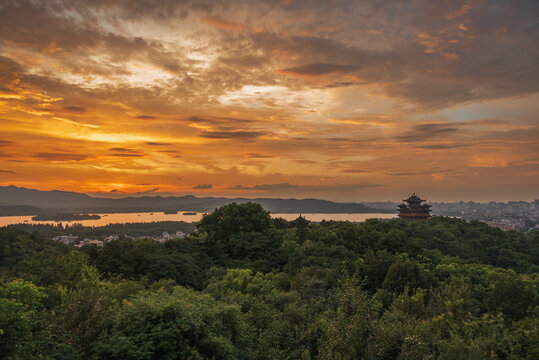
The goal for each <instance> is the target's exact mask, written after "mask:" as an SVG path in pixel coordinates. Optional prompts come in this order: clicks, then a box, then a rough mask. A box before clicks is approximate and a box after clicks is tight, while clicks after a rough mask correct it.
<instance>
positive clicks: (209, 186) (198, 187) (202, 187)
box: [193, 184, 213, 190]
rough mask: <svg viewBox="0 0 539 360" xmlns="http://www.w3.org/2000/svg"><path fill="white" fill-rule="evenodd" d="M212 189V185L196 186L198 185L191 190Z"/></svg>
mask: <svg viewBox="0 0 539 360" xmlns="http://www.w3.org/2000/svg"><path fill="white" fill-rule="evenodd" d="M212 187H213V185H212V184H198V185H195V186H193V189H202V190H206V189H211V188H212Z"/></svg>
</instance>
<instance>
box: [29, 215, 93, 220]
mask: <svg viewBox="0 0 539 360" xmlns="http://www.w3.org/2000/svg"><path fill="white" fill-rule="evenodd" d="M99 219H101V216H99V215H90V214H55V215H36V216H33V217H32V220H34V221H76V220H99Z"/></svg>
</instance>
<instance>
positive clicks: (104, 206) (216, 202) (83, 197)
mask: <svg viewBox="0 0 539 360" xmlns="http://www.w3.org/2000/svg"><path fill="white" fill-rule="evenodd" d="M248 201H253V202H257V203H259V204H261V205H262V206H263V207H264V208H265V209H266V210H268V211H270V212H272V213H343V214H354V213H394V212H395V211H394V210H389V209H375V208H370V207H367V206H365V205H362V204H357V203H337V202H333V201H327V200H318V199H273V198H257V199H246V198H235V199H230V198H222V197H196V196H193V195H186V196H167V197H161V196H145V197H125V198H120V199H110V198H95V197H91V196H89V195H87V194H82V193H77V192H71V191H59V190H53V191H40V190H35V189H27V188H23V187H17V186H14V185H10V186H0V216H8V215H38V214H46V213H58V212H66V211H77V212H89V213H98V212H99V213H114V212H146V211H174V210H182V211H197V212H211V211H213V210H214V209H215V208H217V207H219V206H223V205H226V204H229V203H231V202H236V203H245V202H248Z"/></svg>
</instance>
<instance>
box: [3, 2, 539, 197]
mask: <svg viewBox="0 0 539 360" xmlns="http://www.w3.org/2000/svg"><path fill="white" fill-rule="evenodd" d="M538 18H539V2H537V1H449V0H447V1H442V0H440V1H426V0H425V1H416V0H410V1H408V0H407V1H331V0H325V1H322V0H319V1H315V0H312V1H308V0H286V1H273V0H259V1H254V0H249V1H217V0H215V1H206V0H197V1H172V0H164V1H149V0H117V1H114V0H94V1H77V0H65V1H61V0H41V1H39V0H36V1H25V0H13V1H11V0H0V185H11V184H14V185H17V186H24V187H29V188H36V189H41V190H52V189H64V190H72V191H79V192H86V193H88V194H90V195H98V196H126V195H129V194H139V195H140V194H154V195H169V194H194V195H197V196H201V195H222V196H227V197H297V198H305V197H316V198H324V199H331V200H337V201H362V200H364V201H368V200H393V201H398V200H400V199H403V198H404V197H405V196H407V195H409V193H411V192H412V191H417V192H419V193H420V194H421V195H422V196H423V197H425V198H427V199H429V200H432V201H458V200H476V201H489V200H497V201H507V200H526V201H530V200H533V199H535V198H539V131H538V114H539V70H538V69H539V61H538V60H539V46H538V44H539V25H538V24H539V22H538V20H537V19H538Z"/></svg>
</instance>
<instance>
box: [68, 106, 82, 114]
mask: <svg viewBox="0 0 539 360" xmlns="http://www.w3.org/2000/svg"><path fill="white" fill-rule="evenodd" d="M63 109H64V110H67V111H71V112H77V113H83V112H86V109H85V108H83V107H82V106H66V107H64V108H63Z"/></svg>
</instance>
